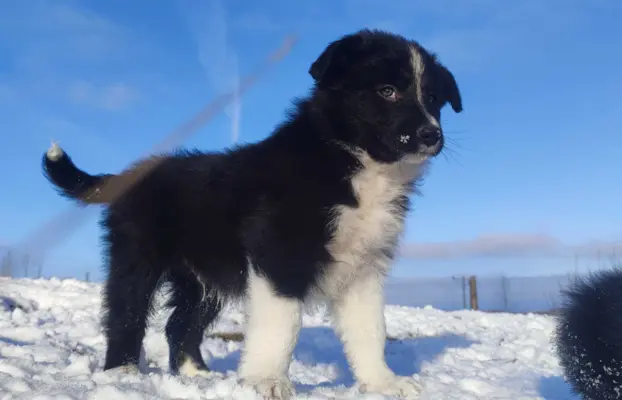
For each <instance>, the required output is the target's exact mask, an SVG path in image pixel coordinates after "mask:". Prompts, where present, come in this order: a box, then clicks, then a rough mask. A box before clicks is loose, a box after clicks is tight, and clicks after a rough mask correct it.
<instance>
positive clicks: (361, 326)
mask: <svg viewBox="0 0 622 400" xmlns="http://www.w3.org/2000/svg"><path fill="white" fill-rule="evenodd" d="M382 282H383V277H381V276H379V275H378V274H375V273H370V274H368V275H366V276H361V277H358V278H357V279H356V280H355V281H354V282H352V284H351V285H350V286H348V288H347V289H346V290H344V291H343V292H342V293H341V294H340V296H339V297H338V298H337V299H335V300H334V301H333V315H334V317H335V322H336V328H337V329H336V330H337V333H338V334H339V336H340V337H341V340H342V342H343V345H344V350H345V353H346V357H347V358H348V362H349V364H350V367H351V368H352V370H353V372H354V375H355V377H356V379H357V381H358V383H359V385H360V389H361V391H369V392H378V393H382V394H384V395H389V396H401V397H406V398H409V399H417V398H419V396H418V395H419V393H420V391H421V388H420V386H419V385H418V384H417V383H416V382H415V381H414V380H413V379H412V378H411V377H400V376H396V375H395V374H394V373H393V371H391V370H390V369H389V367H388V366H387V364H386V361H385V358H384V347H385V340H386V332H385V321H384V295H383V285H382Z"/></svg>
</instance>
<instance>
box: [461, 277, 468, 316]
mask: <svg viewBox="0 0 622 400" xmlns="http://www.w3.org/2000/svg"><path fill="white" fill-rule="evenodd" d="M466 286H467V281H466V276H464V275H463V276H462V309H463V310H466V309H467V295H466Z"/></svg>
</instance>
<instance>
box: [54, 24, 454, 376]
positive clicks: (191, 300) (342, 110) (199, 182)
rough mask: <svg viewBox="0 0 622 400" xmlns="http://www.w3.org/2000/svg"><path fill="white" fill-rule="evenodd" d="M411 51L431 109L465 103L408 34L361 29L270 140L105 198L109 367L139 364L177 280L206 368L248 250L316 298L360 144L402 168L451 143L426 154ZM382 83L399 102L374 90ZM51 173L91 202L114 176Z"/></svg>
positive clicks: (262, 265)
mask: <svg viewBox="0 0 622 400" xmlns="http://www.w3.org/2000/svg"><path fill="white" fill-rule="evenodd" d="M411 46H414V47H416V48H417V49H419V51H420V53H421V56H422V57H423V60H424V62H425V67H426V69H425V71H426V73H425V74H424V75H423V80H424V86H425V91H426V94H429V95H430V96H429V98H430V99H431V100H430V103H428V104H426V106H427V108H428V111H429V112H430V114H432V115H433V116H435V117H436V118H437V119H439V120H440V110H441V108H442V107H443V106H444V105H445V104H446V103H450V104H451V106H452V108H453V109H454V110H455V111H456V112H459V111H461V110H462V102H461V98H460V93H459V90H458V87H457V85H456V82H455V80H454V78H453V76H452V75H451V73H450V72H449V71H448V70H447V69H446V68H445V67H443V66H442V65H440V64H439V63H438V62H437V61H436V59H435V57H434V56H432V55H431V54H429V53H427V52H426V51H425V50H423V49H422V48H421V47H420V46H419V45H417V44H416V43H414V42H412V41H408V40H406V39H405V38H403V37H401V36H396V35H392V34H389V33H385V32H379V31H369V30H364V31H360V32H357V33H355V34H352V35H348V36H345V37H343V38H342V39H340V40H338V41H336V42H334V43H332V44H330V46H328V48H327V49H326V50H325V51H324V52H323V54H322V55H321V56H320V57H319V58H318V60H317V61H315V62H314V63H313V65H312V66H311V68H310V71H309V72H310V74H311V75H312V77H313V78H314V80H315V86H314V87H313V88H312V89H311V93H310V94H309V96H308V97H306V98H303V99H299V100H297V101H296V102H295V103H294V107H293V109H292V110H291V111H290V113H289V115H288V118H287V119H286V121H285V122H284V123H282V124H281V125H280V126H278V127H277V128H276V129H275V130H274V132H273V133H272V134H271V135H270V136H268V137H267V138H266V139H264V140H262V141H260V142H257V143H253V144H247V145H243V146H237V147H235V148H232V149H229V150H225V151H223V152H217V153H205V152H201V151H189V150H188V151H187V150H179V151H175V152H173V153H171V154H166V155H160V156H156V158H155V159H158V158H163V159H162V161H163V162H162V163H160V164H159V165H158V166H156V167H155V168H154V169H153V171H151V172H150V174H149V175H148V176H147V177H146V178H145V179H143V180H141V181H139V182H138V183H137V184H136V185H134V186H133V187H132V188H131V189H129V190H128V191H127V192H125V193H124V194H123V195H122V196H121V197H120V198H118V199H117V200H116V201H115V202H114V203H112V204H110V205H109V206H108V208H107V209H106V211H105V212H104V217H103V221H102V226H103V229H104V231H105V235H104V238H103V242H104V245H105V249H104V251H105V254H106V257H107V267H108V279H107V282H106V286H105V292H104V306H105V309H106V310H107V315H106V317H105V320H104V326H105V329H106V336H107V340H108V352H107V355H106V362H105V369H110V368H114V367H118V366H122V365H130V364H135V363H136V362H137V359H138V355H139V350H140V344H141V342H142V339H143V336H144V331H145V327H146V323H147V315H148V312H149V309H150V303H151V296H152V294H153V292H154V290H155V289H156V288H157V286H158V284H159V282H161V281H163V280H164V281H169V282H171V283H172V286H173V295H172V300H171V303H170V305H171V306H174V307H176V308H175V311H174V313H173V315H172V316H171V318H170V320H169V321H168V325H167V327H166V333H167V337H168V339H169V345H170V349H171V356H170V360H171V369H172V370H174V371H175V370H176V369H177V368H178V367H179V366H180V365H181V363H182V362H183V361H184V360H185V359H186V358H188V357H190V358H192V359H193V360H194V361H195V364H197V365H198V366H200V367H203V368H205V364H204V362H203V360H202V359H201V355H200V353H199V350H198V348H199V345H200V343H201V337H202V332H203V330H204V329H205V328H206V327H208V326H209V324H210V323H211V322H213V321H214V319H215V318H216V316H217V315H218V312H219V311H220V307H221V301H226V300H227V299H231V298H237V297H240V296H242V295H243V294H244V292H245V289H246V282H247V278H248V273H249V270H248V260H249V259H250V260H252V267H253V268H254V269H255V271H256V272H258V273H260V274H262V275H263V276H266V277H267V278H268V279H269V280H270V281H271V282H272V284H273V285H274V287H275V290H276V291H277V292H278V293H279V294H280V295H282V296H288V297H293V298H297V299H301V300H302V299H305V298H306V297H307V295H308V294H309V292H310V290H311V289H312V288H314V285H315V283H316V282H317V279H318V277H320V276H321V274H322V273H323V271H324V270H325V269H326V268H328V267H329V266H330V262H331V261H332V259H331V255H330V254H329V252H328V251H327V249H326V245H327V243H328V242H329V240H330V239H331V237H332V234H333V228H332V227H331V225H330V222H331V215H330V213H331V210H332V209H333V208H334V207H335V206H337V205H347V206H350V207H357V205H358V200H357V198H356V196H355V194H354V192H353V188H352V185H351V183H350V181H349V177H351V176H352V174H354V173H355V172H357V171H358V170H359V169H360V168H362V165H361V162H360V161H359V159H358V158H357V157H355V156H354V154H353V153H352V152H351V150H352V149H358V150H362V151H365V152H367V153H368V154H369V155H370V156H371V157H372V158H373V159H375V160H376V161H378V162H384V163H394V162H397V161H399V160H400V159H402V158H403V157H404V156H406V155H412V154H424V153H425V154H426V155H429V156H435V155H437V154H438V152H440V150H441V149H442V141H441V142H440V145H439V146H438V147H437V148H435V149H434V150H430V149H429V148H427V147H425V146H424V145H423V144H422V142H421V140H420V139H419V138H418V137H417V133H418V132H419V130H420V128H422V127H425V126H427V124H428V123H429V121H427V120H426V119H425V116H424V115H423V113H422V111H421V110H420V108H419V106H418V105H417V104H418V103H417V101H416V98H415V95H414V93H415V92H414V88H413V79H414V76H413V68H412V66H411V61H410V59H411V52H410V48H411ZM387 84H388V85H392V86H394V87H395V88H397V90H398V92H399V93H400V96H401V97H400V100H399V101H397V102H390V101H387V99H386V98H382V96H380V95H379V93H378V88H379V87H381V86H382V85H387ZM431 94H434V96H431ZM404 134H409V135H410V136H411V137H412V139H411V140H410V141H409V142H408V143H402V142H400V140H399V138H400V135H404ZM441 139H442V138H441ZM151 160H154V159H151ZM137 165H138V166H140V163H139V164H137ZM133 168H137V166H134V167H132V168H130V169H129V170H128V171H126V172H124V173H123V174H121V176H123V175H124V174H131V172H132V170H133ZM44 169H45V172H46V174H47V176H48V178H49V179H50V180H51V181H52V182H53V183H54V184H55V185H56V186H58V187H59V188H60V191H61V193H63V194H64V195H66V196H68V197H71V198H76V199H78V201H81V202H83V203H84V202H86V203H93V202H95V203H96V202H98V200H97V199H91V200H88V199H85V198H84V197H83V194H84V192H85V191H87V190H89V189H90V188H92V187H93V185H95V184H97V183H98V182H101V180H102V179H112V180H114V179H116V178H117V177H119V176H111V175H99V176H91V175H88V174H86V173H84V172H83V171H80V170H79V169H77V168H76V167H75V166H74V165H73V163H72V162H71V160H70V159H69V157H68V156H67V155H63V156H62V157H61V158H60V159H58V160H56V161H51V160H50V159H48V158H47V157H45V158H44ZM411 184H412V182H411ZM102 201H103V200H102ZM396 201H398V202H400V203H401V204H400V207H395V209H396V211H395V212H398V213H401V214H402V215H404V214H405V213H406V212H407V210H408V200H407V199H405V198H402V199H396ZM100 202H101V201H100ZM392 250H393V249H387V250H386V251H387V253H391V252H392ZM204 291H205V292H204ZM203 294H207V296H203Z"/></svg>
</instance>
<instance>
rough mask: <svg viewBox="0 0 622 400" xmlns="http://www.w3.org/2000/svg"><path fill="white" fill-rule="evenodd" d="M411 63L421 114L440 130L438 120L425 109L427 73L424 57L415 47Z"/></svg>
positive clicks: (411, 55)
mask: <svg viewBox="0 0 622 400" xmlns="http://www.w3.org/2000/svg"><path fill="white" fill-rule="evenodd" d="M410 63H411V64H412V67H413V71H414V73H415V90H416V91H417V101H418V102H419V107H420V108H421V112H423V115H425V117H426V118H427V120H428V121H429V122H430V124H431V125H432V126H434V127H436V128H440V127H441V126H440V124H439V123H438V120H437V119H436V118H434V117H433V116H432V115H430V113H429V112H428V110H427V108H425V99H424V98H423V86H422V85H423V72H424V71H425V63H424V62H423V57H421V53H420V52H419V50H418V49H417V48H416V47H415V46H411V47H410Z"/></svg>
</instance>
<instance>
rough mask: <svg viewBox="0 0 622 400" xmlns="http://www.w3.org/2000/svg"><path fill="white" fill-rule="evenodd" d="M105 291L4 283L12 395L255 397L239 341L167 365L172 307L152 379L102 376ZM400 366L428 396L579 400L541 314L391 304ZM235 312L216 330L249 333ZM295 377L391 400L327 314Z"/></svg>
mask: <svg viewBox="0 0 622 400" xmlns="http://www.w3.org/2000/svg"><path fill="white" fill-rule="evenodd" d="M99 290H100V286H99V285H96V284H87V283H84V282H79V281H75V280H65V281H60V280H56V279H52V280H10V279H5V278H0V400H9V399H29V400H44V399H63V400H64V399H111V400H112V399H122V400H134V399H137V400H138V399H255V398H256V396H255V395H254V393H253V392H252V391H251V390H250V389H248V388H245V387H240V386H238V385H237V382H236V378H237V376H236V372H235V370H236V367H237V364H238V360H239V351H240V345H241V343H239V342H234V341H225V340H223V339H216V338H206V340H205V341H204V343H203V347H202V350H203V354H204V356H205V357H206V359H208V360H209V365H210V367H211V369H212V370H213V372H212V376H211V377H209V378H181V377H177V376H172V375H170V374H169V373H168V371H167V356H168V355H167V346H166V342H165V339H164V335H163V329H162V327H163V322H164V318H165V317H166V313H160V314H158V315H157V316H156V318H155V320H154V321H153V323H152V327H151V328H150V329H149V331H148V333H147V337H146V340H145V352H146V361H145V363H144V364H145V365H143V372H145V374H144V375H140V376H127V375H121V374H119V373H110V372H108V373H104V372H102V371H101V365H102V362H103V354H104V341H103V336H102V335H101V333H100V329H99V318H98V316H99V308H100V299H99ZM385 315H386V318H387V329H388V333H389V335H390V336H391V337H392V338H393V340H391V341H390V342H389V343H388V345H387V348H386V353H387V360H388V363H389V365H390V367H391V368H393V370H395V371H396V372H397V373H398V374H400V375H413V374H415V376H416V377H418V379H419V381H420V383H421V384H422V385H423V386H424V393H423V395H422V397H421V399H422V400H423V399H429V400H451V399H460V400H471V399H514V400H526V399H547V400H566V399H569V400H578V397H575V396H573V395H572V394H571V393H570V391H569V388H568V386H567V385H566V383H565V382H564V381H563V379H562V377H561V376H560V375H561V371H560V368H559V366H558V363H557V360H556V358H555V356H554V354H553V352H552V348H551V345H550V336H551V333H552V330H553V320H552V318H550V317H546V316H538V315H511V314H488V313H481V312H471V311H456V312H443V311H439V310H435V309H432V308H423V309H422V308H406V307H398V306H387V308H386V311H385ZM243 323H244V318H243V315H242V314H241V313H240V312H239V311H235V310H230V311H228V312H227V313H225V314H224V315H223V317H222V318H221V320H220V321H219V322H218V324H217V325H216V327H215V331H218V332H239V331H241V329H242V326H243ZM304 325H305V327H304V328H303V331H302V333H301V337H300V340H299V343H298V346H297V348H296V350H295V355H294V361H293V362H292V365H291V368H290V376H291V377H292V380H293V381H294V383H295V384H296V388H297V391H298V398H300V399H353V398H357V399H369V400H371V399H383V398H384V397H382V396H377V395H372V394H366V395H363V394H361V393H359V392H358V391H357V390H356V389H355V388H354V387H352V383H353V382H352V376H351V374H350V372H349V371H348V369H347V365H346V362H345V359H344V356H343V352H342V347H341V345H340V343H339V341H338V340H337V338H336V337H335V335H334V333H333V331H332V329H331V328H330V318H329V317H328V316H326V314H325V313H324V312H322V311H321V310H319V311H316V312H314V313H312V314H311V315H306V316H305V319H304Z"/></svg>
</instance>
